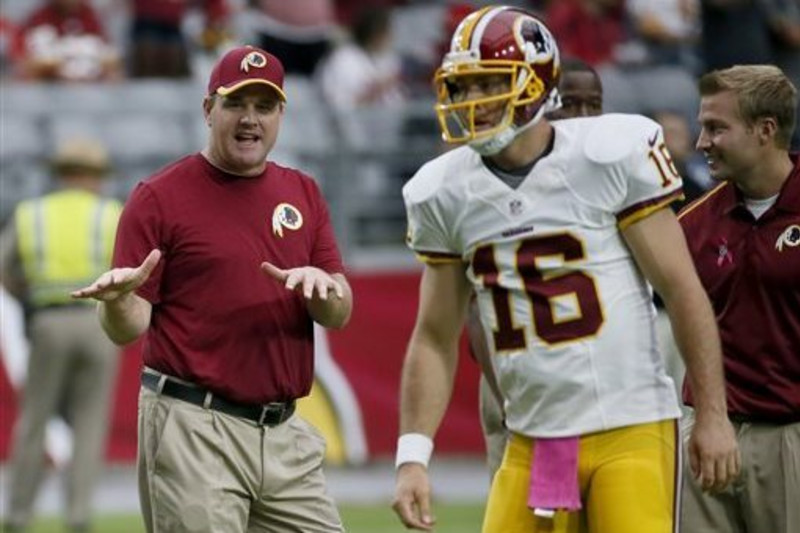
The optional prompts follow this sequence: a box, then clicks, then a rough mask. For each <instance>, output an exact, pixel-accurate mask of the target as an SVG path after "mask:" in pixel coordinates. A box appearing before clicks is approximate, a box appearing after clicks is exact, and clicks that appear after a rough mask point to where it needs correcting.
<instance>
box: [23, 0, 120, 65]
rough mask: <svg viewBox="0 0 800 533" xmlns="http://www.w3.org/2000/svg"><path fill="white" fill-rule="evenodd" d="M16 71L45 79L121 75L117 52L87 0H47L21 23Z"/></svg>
mask: <svg viewBox="0 0 800 533" xmlns="http://www.w3.org/2000/svg"><path fill="white" fill-rule="evenodd" d="M14 48H15V51H14V55H15V57H18V59H19V61H18V69H17V72H18V73H19V75H20V76H21V77H23V78H25V79H34V80H47V81H98V80H110V79H117V78H119V77H120V76H121V73H122V69H121V61H120V55H119V53H118V51H117V50H116V48H115V47H114V46H112V45H111V43H110V42H109V40H108V38H107V36H106V33H105V30H104V29H103V27H102V25H101V24H100V20H99V17H98V16H97V13H96V12H95V11H94V9H93V8H92V6H91V5H90V4H89V3H88V1H86V0H48V1H46V2H45V3H44V4H43V5H42V6H41V7H40V8H39V9H37V10H35V11H34V12H33V13H32V14H31V15H30V17H29V18H28V19H27V20H26V21H25V22H24V23H23V24H22V25H21V26H20V29H19V32H18V33H17V37H16V39H15V43H14Z"/></svg>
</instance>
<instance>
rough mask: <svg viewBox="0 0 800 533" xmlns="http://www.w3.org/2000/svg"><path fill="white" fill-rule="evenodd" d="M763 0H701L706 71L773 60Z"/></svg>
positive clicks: (702, 37) (703, 57) (702, 47)
mask: <svg viewBox="0 0 800 533" xmlns="http://www.w3.org/2000/svg"><path fill="white" fill-rule="evenodd" d="M759 1H760V0H700V5H701V8H702V9H701V21H702V31H701V34H700V35H701V51H702V59H703V63H704V65H703V66H704V70H705V71H711V70H717V69H720V68H726V67H730V66H733V65H737V64H756V63H772V62H773V61H774V58H773V56H772V45H771V43H770V35H769V28H768V27H767V20H766V16H765V14H764V10H763V9H761V6H759V4H758V2H759Z"/></svg>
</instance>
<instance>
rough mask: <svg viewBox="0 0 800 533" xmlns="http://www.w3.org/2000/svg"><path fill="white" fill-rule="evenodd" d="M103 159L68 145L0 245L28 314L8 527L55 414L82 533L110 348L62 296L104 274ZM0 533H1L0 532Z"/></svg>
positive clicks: (40, 466)
mask: <svg viewBox="0 0 800 533" xmlns="http://www.w3.org/2000/svg"><path fill="white" fill-rule="evenodd" d="M108 173H109V158H108V155H107V152H106V150H105V148H104V147H103V145H101V144H99V143H98V142H96V141H92V140H88V139H83V140H70V141H67V142H65V143H64V144H62V145H61V146H59V147H58V148H57V150H56V155H55V157H54V158H53V161H52V174H53V176H54V178H55V188H54V190H53V191H52V192H49V193H47V194H44V195H43V196H40V197H36V198H32V199H29V200H25V201H22V202H20V203H19V204H18V205H17V207H16V209H15V211H14V215H13V217H12V219H11V220H10V221H9V223H8V224H7V225H6V228H5V229H4V231H3V234H2V240H0V268H1V269H2V278H1V279H2V283H3V285H4V287H5V288H6V290H7V291H8V292H9V293H10V294H11V295H12V296H14V297H16V298H17V299H18V300H19V301H20V302H21V303H22V305H23V307H24V308H25V310H26V316H27V324H26V326H27V328H26V329H27V331H28V335H29V340H30V346H31V350H30V355H29V357H28V366H27V368H28V371H27V377H26V381H25V385H24V387H23V388H22V390H21V391H20V392H21V394H20V396H19V399H20V402H19V414H18V418H17V423H16V426H15V430H14V440H13V445H12V450H11V462H10V467H11V477H10V483H9V485H8V486H7V489H8V490H7V491H6V492H7V494H8V504H7V506H6V511H7V512H6V524H5V526H6V529H3V531H21V530H23V529H25V527H27V525H28V524H29V523H30V521H31V518H32V516H31V515H32V509H33V504H34V500H35V497H36V493H37V492H38V489H39V486H40V484H41V482H42V480H43V477H44V473H45V466H46V464H47V458H46V455H45V444H44V442H45V428H46V426H47V423H48V422H49V421H50V420H51V418H53V417H54V416H56V415H61V416H62V417H63V418H64V419H65V421H66V422H67V423H68V424H69V425H70V426H71V428H72V435H73V446H72V450H73V451H72V457H71V461H70V465H69V468H68V469H67V472H66V479H65V483H64V489H65V496H66V497H65V503H66V516H65V520H66V525H67V528H68V530H70V531H87V530H88V527H89V521H90V518H91V508H90V507H91V499H92V491H93V487H94V484H95V480H96V479H97V477H98V474H99V473H100V470H101V467H102V463H103V454H104V450H105V443H106V434H107V428H108V420H109V417H110V410H109V407H110V405H111V404H112V402H111V392H112V387H113V383H114V380H115V378H116V371H117V359H118V350H117V348H116V347H115V346H114V345H113V344H112V343H111V342H110V341H109V340H108V339H107V337H106V336H105V334H104V333H103V331H102V329H101V328H100V325H99V323H98V321H97V318H96V313H95V308H94V306H93V305H91V304H88V305H87V304H86V302H83V301H80V300H78V301H76V300H73V299H72V298H70V292H71V291H73V290H75V289H78V288H80V287H83V286H85V285H86V284H87V283H89V282H90V281H92V280H94V279H95V278H97V276H99V275H100V274H102V273H103V272H105V271H106V270H108V268H109V265H110V264H111V253H112V250H113V245H114V237H115V233H116V228H117V222H118V220H119V216H120V212H121V210H122V206H121V205H120V203H119V202H118V201H116V200H114V199H111V198H107V197H104V196H103V195H102V194H101V192H102V189H103V186H104V185H105V183H106V180H104V179H103V178H104V177H105V176H107V175H108ZM0 529H2V528H0Z"/></svg>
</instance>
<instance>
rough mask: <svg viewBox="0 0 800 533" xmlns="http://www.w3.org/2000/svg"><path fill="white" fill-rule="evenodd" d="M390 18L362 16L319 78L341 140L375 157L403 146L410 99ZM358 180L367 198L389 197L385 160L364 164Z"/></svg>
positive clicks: (370, 12) (367, 12) (381, 13)
mask: <svg viewBox="0 0 800 533" xmlns="http://www.w3.org/2000/svg"><path fill="white" fill-rule="evenodd" d="M390 17H391V12H390V11H389V10H388V9H387V8H382V7H368V8H365V9H364V10H363V11H361V12H360V13H359V15H358V17H357V18H356V20H355V22H354V23H353V25H352V27H351V28H350V37H351V39H350V41H348V42H346V43H344V44H341V45H340V46H339V47H338V48H336V49H335V50H334V51H333V52H332V53H331V54H330V55H329V56H328V57H327V58H325V59H323V61H322V62H321V63H320V65H319V68H318V69H317V73H316V74H315V76H316V81H317V83H318V84H319V87H320V89H321V91H322V96H323V99H324V100H325V102H326V103H327V104H328V105H329V106H330V108H331V110H332V112H333V118H334V122H335V124H336V126H337V128H338V129H339V131H340V133H341V135H342V137H341V140H342V141H343V143H344V145H345V146H347V147H349V148H354V149H360V150H365V149H367V148H369V149H370V150H372V151H373V152H374V151H376V150H380V149H390V150H391V149H396V148H397V146H398V144H399V142H400V135H401V132H402V128H403V125H404V121H405V103H406V98H405V94H404V88H403V84H402V81H401V77H400V71H401V69H400V63H401V62H400V57H399V54H397V53H396V52H395V51H394V50H393V48H392V26H391V18H390ZM359 180H360V187H361V188H362V190H364V191H366V192H368V193H369V194H373V195H376V194H379V193H384V192H386V190H388V189H389V187H390V184H389V176H388V175H387V168H386V163H385V161H383V160H381V159H379V158H376V159H373V160H372V161H364V162H362V163H361V164H360V165H359ZM397 190H399V187H397Z"/></svg>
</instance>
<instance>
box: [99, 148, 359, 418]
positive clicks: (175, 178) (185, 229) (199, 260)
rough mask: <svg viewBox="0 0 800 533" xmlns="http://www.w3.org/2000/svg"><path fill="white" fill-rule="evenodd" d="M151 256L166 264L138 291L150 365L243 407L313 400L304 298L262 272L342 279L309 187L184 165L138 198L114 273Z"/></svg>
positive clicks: (276, 177)
mask: <svg viewBox="0 0 800 533" xmlns="http://www.w3.org/2000/svg"><path fill="white" fill-rule="evenodd" d="M287 205H289V206H291V208H289V210H288V211H287V207H286V206H287ZM298 213H299V216H298ZM280 214H283V216H284V220H285V221H288V224H289V226H292V227H294V226H296V227H294V229H291V228H290V227H288V226H286V225H285V224H283V225H281V224H280V223H279V222H276V221H279V219H278V218H276V217H278V215H280ZM276 224H277V226H276ZM277 229H280V231H276V230H277ZM279 233H282V235H280V234H279ZM154 248H158V249H160V250H161V251H162V253H163V256H162V259H161V262H160V263H159V266H158V267H157V268H156V270H155V271H154V272H153V275H152V276H151V278H150V279H149V280H148V282H147V283H146V284H145V285H144V286H142V287H141V288H140V289H139V291H138V294H139V295H140V296H141V297H143V298H145V299H147V300H148V301H149V302H151V303H152V304H153V314H152V318H151V324H150V328H149V329H148V331H147V333H146V336H145V343H144V354H143V360H144V364H145V365H147V366H149V367H151V368H154V369H156V370H158V371H160V372H163V373H166V374H169V375H172V376H176V377H179V378H182V379H185V380H188V381H191V382H193V383H195V384H197V385H200V386H202V387H205V388H208V389H209V390H211V391H212V392H214V393H215V394H219V395H220V396H222V397H224V398H228V399H230V400H234V401H239V402H246V403H258V404H263V403H267V402H271V401H286V400H290V399H294V398H299V397H302V396H305V395H307V394H308V393H309V391H310V389H311V383H312V380H313V376H314V361H313V349H314V342H313V339H314V331H313V322H312V320H311V317H310V316H309V315H308V312H307V310H306V306H305V303H304V299H303V296H302V294H299V293H297V292H292V291H288V290H287V289H286V288H285V287H284V286H283V285H282V284H281V283H278V282H277V281H275V280H274V279H272V278H269V277H268V276H266V275H265V274H264V273H263V272H262V271H261V270H260V268H259V266H260V264H261V263H262V262H263V261H270V262H272V263H273V264H275V265H277V266H278V267H280V268H293V267H300V266H309V265H310V266H315V267H318V268H321V269H322V270H325V271H327V272H331V273H334V272H343V271H344V269H343V265H342V260H341V255H340V253H339V250H338V247H337V245H336V241H335V238H334V233H333V228H332V226H331V222H330V217H329V214H328V208H327V206H326V204H325V201H324V199H323V197H322V195H321V193H320V191H319V189H318V187H317V185H316V184H315V183H314V181H313V180H312V179H311V178H309V177H308V176H306V175H304V174H302V173H300V172H298V171H296V170H292V169H288V168H284V167H281V166H278V165H275V164H273V163H269V164H268V165H267V168H266V170H265V171H264V173H263V174H262V175H261V176H259V177H256V178H243V177H237V176H233V175H229V174H226V173H224V172H222V171H220V170H218V169H217V168H215V167H214V166H212V165H211V164H210V163H209V162H208V161H207V160H206V159H205V158H204V157H203V156H202V155H200V154H195V155H192V156H188V157H185V158H183V159H181V160H179V161H177V162H176V163H174V164H172V165H171V166H168V167H166V168H165V169H163V170H161V171H160V172H158V173H157V174H155V175H154V176H152V177H151V178H149V179H148V180H146V181H145V182H143V183H140V184H139V185H138V186H137V188H136V189H135V190H134V191H133V193H132V195H131V197H130V199H129V200H128V202H127V204H126V206H125V209H124V211H123V214H122V218H121V220H120V224H119V230H118V233H117V241H116V249H115V252H114V266H115V267H126V266H135V265H139V264H141V262H142V260H143V259H144V258H145V257H146V256H147V254H148V253H149V252H150V250H152V249H154Z"/></svg>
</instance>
